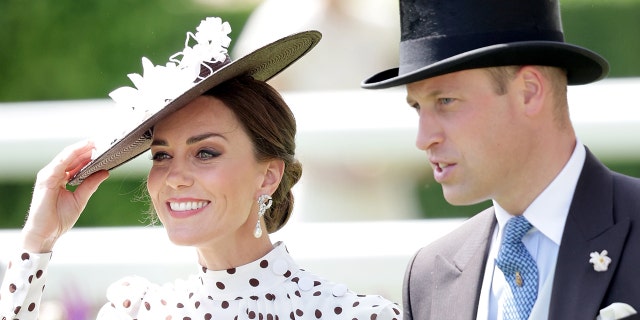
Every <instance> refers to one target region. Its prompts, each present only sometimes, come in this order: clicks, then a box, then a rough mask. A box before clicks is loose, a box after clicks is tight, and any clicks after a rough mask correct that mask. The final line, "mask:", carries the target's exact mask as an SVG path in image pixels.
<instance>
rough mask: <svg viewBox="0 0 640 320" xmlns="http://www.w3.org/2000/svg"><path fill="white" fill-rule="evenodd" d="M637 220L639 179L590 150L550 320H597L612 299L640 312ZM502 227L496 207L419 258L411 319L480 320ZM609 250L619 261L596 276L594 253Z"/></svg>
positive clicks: (411, 288)
mask: <svg viewBox="0 0 640 320" xmlns="http://www.w3.org/2000/svg"><path fill="white" fill-rule="evenodd" d="M638 223H640V179H636V178H631V177H627V176H623V175H620V174H618V173H615V172H612V171H610V170H609V169H607V168H606V167H605V166H604V165H602V164H601V163H600V162H599V161H598V160H597V159H596V158H595V157H594V156H593V155H592V154H591V153H590V152H589V151H588V150H587V157H586V160H585V163H584V167H583V169H582V173H581V174H580V178H579V180H578V184H577V186H576V191H575V194H574V198H573V200H572V203H571V207H570V209H569V215H568V217H567V221H566V224H565V228H564V233H563V236H562V242H561V244H560V250H559V252H558V261H557V264H556V271H555V278H554V282H553V289H552V294H551V304H550V306H549V319H595V318H596V316H597V314H598V312H599V310H600V309H602V308H604V307H606V306H608V305H609V304H611V303H613V302H624V303H627V304H629V305H631V306H632V307H634V308H635V309H636V310H638V311H640V229H639V227H640V225H638ZM495 224H496V219H495V214H494V211H493V208H489V209H487V210H485V211H483V212H480V213H479V214H477V215H475V216H474V217H472V218H470V219H469V220H468V221H466V222H465V223H464V224H463V225H462V226H460V227H459V228H458V229H456V230H455V231H453V232H452V233H450V234H448V235H446V236H445V237H443V238H442V239H439V240H437V241H435V242H433V243H431V244H429V245H428V246H426V247H424V248H422V249H420V250H419V251H418V252H417V253H416V254H415V255H414V257H413V259H412V260H411V261H410V263H409V265H408V267H407V271H406V274H405V280H404V286H403V303H404V313H405V314H404V319H405V320H406V319H416V320H426V319H438V320H441V319H475V317H476V313H477V309H478V300H479V296H480V289H481V286H482V277H483V275H484V268H485V264H486V257H487V254H488V249H489V244H490V242H489V237H490V236H491V234H492V232H493V229H494V227H495ZM602 250H607V251H608V253H609V257H611V259H612V262H611V264H610V265H609V268H608V270H607V271H605V272H596V271H594V270H593V265H591V264H589V262H588V261H589V258H590V256H589V254H590V253H591V252H594V251H598V252H601V251H602ZM634 319H637V317H636V318H634Z"/></svg>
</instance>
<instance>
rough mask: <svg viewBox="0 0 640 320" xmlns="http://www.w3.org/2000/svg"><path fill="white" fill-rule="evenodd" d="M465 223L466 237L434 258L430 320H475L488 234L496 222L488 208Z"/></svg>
mask: <svg viewBox="0 0 640 320" xmlns="http://www.w3.org/2000/svg"><path fill="white" fill-rule="evenodd" d="M472 220H475V221H468V222H467V224H468V225H467V226H466V227H467V228H466V229H467V230H466V231H465V232H462V234H463V236H465V237H466V239H465V241H464V242H463V243H462V245H461V246H459V247H458V249H457V250H456V251H454V252H452V253H451V254H450V255H440V256H437V257H436V259H435V268H434V272H435V273H436V274H435V276H434V279H435V281H436V288H437V290H436V292H437V294H435V295H434V296H433V304H432V305H433V306H434V308H432V310H431V319H475V317H476V312H477V305H478V299H479V295H480V289H481V287H482V278H483V276H484V269H485V264H486V256H487V251H488V248H489V237H490V236H491V234H492V233H493V228H494V226H495V223H496V219H495V214H494V210H493V208H489V209H487V210H485V211H483V212H481V213H479V214H477V215H476V216H475V217H473V218H472Z"/></svg>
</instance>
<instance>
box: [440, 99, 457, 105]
mask: <svg viewBox="0 0 640 320" xmlns="http://www.w3.org/2000/svg"><path fill="white" fill-rule="evenodd" d="M453 101H455V99H453V98H439V99H438V103H440V104H442V105H448V104H451V103H452V102H453Z"/></svg>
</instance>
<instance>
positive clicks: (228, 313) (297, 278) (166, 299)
mask: <svg viewBox="0 0 640 320" xmlns="http://www.w3.org/2000/svg"><path fill="white" fill-rule="evenodd" d="M30 270H33V268H31V269H30ZM12 277H13V276H12ZM8 278H9V277H8ZM12 279H13V278H12ZM16 279H17V278H16ZM5 282H6V281H5ZM43 285H44V284H43V283H42V284H37V286H39V287H40V291H39V292H38V290H36V289H37V288H32V289H29V291H30V292H33V293H34V296H36V295H38V296H39V295H41V292H42V287H41V286H43ZM35 293H38V294H35ZM2 295H3V296H2V299H4V295H5V291H4V287H3V291H2ZM107 298H108V300H109V302H108V303H106V304H105V305H104V306H103V307H102V308H101V309H100V312H99V314H98V319H100V320H103V319H139V320H143V319H171V320H186V319H193V320H195V319H212V320H215V319H225V320H226V319H229V320H247V319H255V320H287V319H291V320H294V319H346V320H354V319H355V320H391V319H401V318H402V315H401V311H400V308H399V307H398V305H397V304H395V303H393V302H391V301H389V300H387V299H385V298H383V297H381V296H377V295H358V294H355V293H354V292H352V291H350V290H349V289H348V288H347V287H346V286H345V285H343V284H337V283H333V282H331V281H328V280H326V279H323V278H320V277H318V276H316V275H313V274H311V273H309V272H307V271H305V270H302V269H300V267H298V265H297V264H296V263H295V262H294V261H293V259H292V258H291V256H290V255H289V253H288V252H287V249H286V247H285V246H284V245H283V244H282V243H277V244H276V245H275V246H274V249H273V250H272V251H271V252H270V253H268V254H267V255H266V256H264V257H263V258H261V259H258V260H256V261H254V262H252V263H249V264H247V265H244V266H240V267H237V268H233V269H228V270H222V271H213V270H207V269H206V268H202V269H201V270H200V271H199V273H198V274H196V275H193V276H191V277H189V278H188V279H186V280H177V281H175V282H173V283H171V284H166V285H162V286H160V285H156V284H153V283H150V282H149V281H147V280H146V279H144V278H140V277H136V276H132V277H127V278H124V279H121V280H120V281H118V282H116V283H114V284H112V285H111V286H110V287H109V288H108V290H107ZM38 299H39V298H38ZM27 300H29V299H27ZM27 300H25V299H24V298H21V299H14V300H12V301H15V303H21V302H23V303H21V306H22V308H24V305H25V304H27V305H29V303H30V302H27ZM32 300H33V299H32ZM0 301H2V300H0ZM0 310H2V311H1V312H4V310H5V309H4V307H3V308H2V309H0ZM35 311H36V312H37V308H36V309H35ZM2 315H3V316H4V313H3V314H2ZM16 318H18V317H16ZM19 318H20V319H35V318H36V316H33V317H23V316H22V315H21V316H20V317H19ZM0 319H2V317H0ZM7 319H13V316H12V317H9V318H7Z"/></svg>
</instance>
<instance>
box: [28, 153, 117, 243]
mask: <svg viewBox="0 0 640 320" xmlns="http://www.w3.org/2000/svg"><path fill="white" fill-rule="evenodd" d="M93 148H94V145H93V143H91V142H86V141H85V142H80V143H76V144H73V145H71V146H68V147H66V148H65V149H64V150H63V151H62V152H61V153H60V154H58V155H57V156H56V157H55V158H54V159H53V161H51V162H50V163H49V164H48V165H46V166H45V167H44V168H42V169H41V170H40V171H39V172H38V176H37V178H36V183H35V186H34V189H33V197H32V199H31V207H30V209H29V216H28V218H27V221H26V223H25V226H24V228H23V229H22V236H23V241H24V242H23V245H24V249H25V250H27V251H30V252H34V253H44V252H50V251H51V249H52V248H53V245H54V244H55V242H56V241H57V240H58V238H59V237H60V236H61V235H62V234H64V233H65V232H67V231H68V230H69V229H71V227H73V225H74V224H75V223H76V221H78V218H79V217H80V213H82V210H84V208H85V206H86V205H87V201H89V197H91V195H92V194H93V193H94V192H95V191H96V190H97V189H98V186H99V185H100V183H102V181H104V180H106V179H107V178H108V177H109V173H108V171H100V172H96V173H94V174H92V175H91V176H90V177H88V178H87V179H85V180H84V181H83V182H82V183H81V184H80V185H79V186H78V187H77V188H76V189H75V191H73V192H71V191H69V190H67V182H68V181H69V179H71V178H72V177H73V176H74V175H75V174H76V173H77V172H78V171H79V170H80V169H82V168H83V167H84V166H85V165H86V164H87V163H89V162H90V161H91V151H92V150H93Z"/></svg>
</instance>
